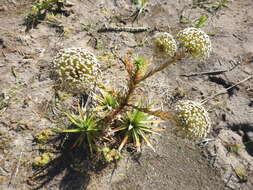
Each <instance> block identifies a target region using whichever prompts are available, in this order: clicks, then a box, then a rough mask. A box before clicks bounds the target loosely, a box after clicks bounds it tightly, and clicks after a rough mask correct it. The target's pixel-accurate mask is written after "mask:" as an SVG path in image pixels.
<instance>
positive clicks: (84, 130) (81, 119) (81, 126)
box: [62, 108, 103, 153]
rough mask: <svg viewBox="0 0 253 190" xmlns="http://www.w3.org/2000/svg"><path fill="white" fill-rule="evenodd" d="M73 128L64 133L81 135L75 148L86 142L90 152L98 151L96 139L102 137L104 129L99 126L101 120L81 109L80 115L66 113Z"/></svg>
mask: <svg viewBox="0 0 253 190" xmlns="http://www.w3.org/2000/svg"><path fill="white" fill-rule="evenodd" d="M65 114H66V116H67V118H68V119H69V121H70V122H71V124H72V125H73V128H71V129H65V130H63V131H62V132H64V133H79V134H80V135H79V137H78V138H77V140H76V142H75V143H74V145H73V147H75V146H80V145H81V144H82V143H83V141H84V140H86V142H87V144H88V146H89V149H90V152H91V153H93V152H94V150H97V147H96V139H97V138H98V137H99V136H100V135H101V132H102V130H103V127H102V126H100V125H99V124H98V122H99V119H97V118H96V117H95V114H94V113H88V112H86V113H85V112H84V111H83V110H82V109H81V108H79V113H78V115H75V114H69V113H65Z"/></svg>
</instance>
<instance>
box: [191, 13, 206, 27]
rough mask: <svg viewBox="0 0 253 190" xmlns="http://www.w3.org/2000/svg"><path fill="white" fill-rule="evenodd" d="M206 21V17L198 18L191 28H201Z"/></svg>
mask: <svg viewBox="0 0 253 190" xmlns="http://www.w3.org/2000/svg"><path fill="white" fill-rule="evenodd" d="M206 21H207V17H206V16H200V17H199V18H198V20H196V21H195V22H193V23H192V26H193V27H195V28H201V27H202V26H203V25H204V24H205V22H206Z"/></svg>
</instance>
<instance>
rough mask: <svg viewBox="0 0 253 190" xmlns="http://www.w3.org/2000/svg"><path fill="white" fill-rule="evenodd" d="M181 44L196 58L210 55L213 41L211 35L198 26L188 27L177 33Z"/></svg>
mask: <svg viewBox="0 0 253 190" xmlns="http://www.w3.org/2000/svg"><path fill="white" fill-rule="evenodd" d="M177 40H178V41H179V44H180V46H181V47H182V48H183V49H184V50H185V51H186V53H189V54H190V55H191V56H192V57H193V58H195V59H200V60H201V59H204V58H207V57H209V54H210V51H211V41H210V38H209V36H208V35H207V34H206V33H205V32H203V31H202V30H200V29H198V28H193V27H191V28H186V29H184V30H182V31H180V32H179V33H178V35H177Z"/></svg>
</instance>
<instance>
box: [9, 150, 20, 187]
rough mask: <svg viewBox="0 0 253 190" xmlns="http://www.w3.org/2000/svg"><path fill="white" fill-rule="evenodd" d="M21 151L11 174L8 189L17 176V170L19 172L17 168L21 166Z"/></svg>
mask: <svg viewBox="0 0 253 190" xmlns="http://www.w3.org/2000/svg"><path fill="white" fill-rule="evenodd" d="M23 149H24V148H23ZM23 149H22V150H21V153H20V155H19V158H18V163H17V165H16V168H15V169H14V171H13V172H12V174H11V177H10V181H9V184H8V187H9V186H10V185H11V182H12V180H13V179H14V178H15V177H16V176H17V174H18V170H19V167H20V165H21V163H20V162H21V157H22V155H23Z"/></svg>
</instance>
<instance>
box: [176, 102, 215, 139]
mask: <svg viewBox="0 0 253 190" xmlns="http://www.w3.org/2000/svg"><path fill="white" fill-rule="evenodd" d="M175 111H176V122H177V130H178V131H179V132H180V133H181V134H183V135H185V136H186V137H190V138H195V139H203V138H206V136H207V134H208V133H209V131H210V128H211V122H210V118H209V116H208V113H207V111H206V110H205V108H204V107H203V106H202V105H201V104H200V103H198V102H194V101H191V100H185V101H180V102H179V103H178V104H177V105H176V107H175Z"/></svg>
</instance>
